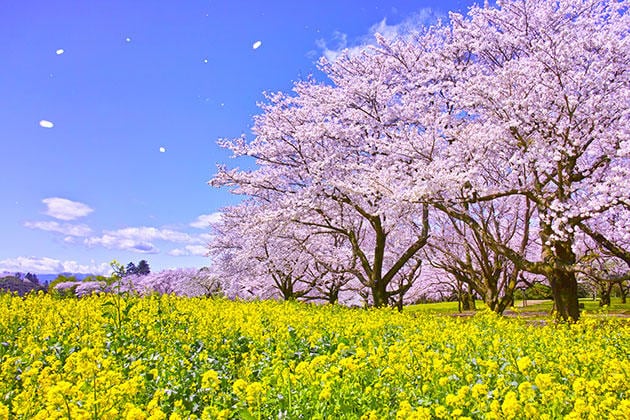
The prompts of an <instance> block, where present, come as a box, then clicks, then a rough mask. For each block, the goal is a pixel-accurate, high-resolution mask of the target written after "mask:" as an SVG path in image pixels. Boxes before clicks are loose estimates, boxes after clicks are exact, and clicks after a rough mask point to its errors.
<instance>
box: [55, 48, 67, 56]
mask: <svg viewBox="0 0 630 420" xmlns="http://www.w3.org/2000/svg"><path fill="white" fill-rule="evenodd" d="M55 52H56V53H57V55H61V54H63V53H64V52H65V51H64V50H63V48H59V49H58V50H57V51H55Z"/></svg>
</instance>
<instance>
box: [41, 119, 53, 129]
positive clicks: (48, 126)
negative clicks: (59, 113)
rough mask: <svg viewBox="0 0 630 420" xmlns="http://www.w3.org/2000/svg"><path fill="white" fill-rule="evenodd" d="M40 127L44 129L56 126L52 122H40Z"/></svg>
mask: <svg viewBox="0 0 630 420" xmlns="http://www.w3.org/2000/svg"><path fill="white" fill-rule="evenodd" d="M39 126H40V127H42V128H53V127H54V126H55V124H53V123H52V121H48V120H40V121H39Z"/></svg>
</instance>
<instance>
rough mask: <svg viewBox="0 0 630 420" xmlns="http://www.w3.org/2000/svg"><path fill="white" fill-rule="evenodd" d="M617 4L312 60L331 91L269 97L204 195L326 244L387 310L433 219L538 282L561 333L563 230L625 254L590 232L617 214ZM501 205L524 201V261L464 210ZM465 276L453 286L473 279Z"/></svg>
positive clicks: (501, 10) (622, 165) (628, 172)
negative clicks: (531, 243)
mask: <svg viewBox="0 0 630 420" xmlns="http://www.w3.org/2000/svg"><path fill="white" fill-rule="evenodd" d="M629 5H630V2H629V0H620V1H616V0H604V1H599V0H558V1H551V0H519V1H516V0H513V1H512V0H510V1H508V0H506V1H499V2H498V6H497V7H493V6H489V5H486V6H484V7H476V6H475V7H473V8H471V9H470V11H469V13H468V14H467V15H466V16H462V15H458V14H451V16H450V23H449V24H448V25H443V26H441V25H438V26H435V27H433V28H429V29H425V30H422V31H420V32H418V33H417V34H415V35H414V36H411V37H407V38H399V39H396V40H393V41H388V40H385V39H384V38H382V37H378V42H379V45H378V46H377V47H370V48H367V49H366V50H364V51H363V52H362V53H360V54H358V55H350V54H349V53H347V54H343V55H342V56H341V57H340V58H339V59H338V60H337V61H335V62H334V63H327V62H325V61H323V62H322V70H323V71H324V72H325V73H326V75H327V76H328V78H329V80H330V82H331V83H329V84H325V83H316V82H315V81H312V80H308V81H303V82H299V83H296V84H295V86H294V89H293V94H282V93H277V94H272V95H268V102H267V103H266V104H264V105H262V114H261V115H259V116H258V117H256V119H255V125H254V129H253V131H254V134H255V138H254V139H253V140H251V141H248V140H247V139H246V138H245V137H241V138H238V139H232V140H223V141H221V144H222V145H223V146H224V147H226V148H228V149H231V150H232V151H233V153H234V155H235V156H250V157H253V158H255V159H256V163H257V165H258V166H257V168H256V169H253V170H249V171H244V170H239V169H227V168H225V167H220V168H219V172H218V173H217V175H216V176H215V177H214V178H213V180H212V181H211V184H212V185H214V186H219V187H220V186H228V187H232V188H233V192H234V193H236V194H241V195H244V196H247V197H251V198H253V199H255V200H257V205H259V206H262V207H264V209H265V214H266V215H267V217H268V218H269V220H277V221H278V223H281V224H282V225H283V226H284V227H283V229H293V228H294V227H295V226H297V225H300V226H302V227H303V228H305V229H307V232H310V234H311V235H315V234H317V235H332V236H335V237H340V238H343V242H345V243H346V244H348V245H349V247H350V249H351V252H352V254H351V257H350V258H343V259H341V261H343V262H344V264H347V266H346V271H347V272H350V273H352V274H353V275H354V277H355V278H356V280H357V281H358V282H359V283H360V284H362V285H363V287H364V288H365V289H367V290H369V296H368V298H369V299H370V301H371V303H372V304H374V305H375V306H383V305H386V304H392V303H396V304H400V302H402V301H403V297H404V295H405V294H406V293H407V292H408V291H409V290H410V289H411V288H412V287H413V284H414V283H415V282H416V281H417V279H418V278H420V277H421V270H420V269H421V266H422V260H421V259H420V251H421V250H422V249H423V248H424V247H425V246H426V245H427V243H428V241H429V230H430V226H431V218H430V209H433V210H432V211H431V212H434V211H438V212H440V213H443V214H444V215H446V216H447V217H449V218H451V219H453V220H456V221H457V222H455V224H453V225H452V226H453V228H455V227H458V226H460V224H464V225H465V226H466V229H465V231H466V232H465V236H464V237H465V238H466V239H467V240H469V241H472V244H473V245H472V247H474V249H475V250H476V251H480V250H482V249H483V252H484V253H486V254H487V258H485V262H492V264H490V265H489V266H488V267H486V269H488V270H489V269H490V267H495V266H501V267H502V269H505V270H507V271H503V272H502V273H503V275H505V276H507V277H504V280H505V282H506V284H508V285H509V284H512V285H513V284H514V278H515V277H514V276H515V275H516V274H515V273H519V272H523V273H529V274H530V275H540V276H544V277H545V278H546V279H547V280H548V282H549V284H550V285H551V288H552V290H553V295H554V300H555V305H556V309H557V312H558V315H559V316H560V317H561V318H563V319H573V320H576V319H578V318H579V307H578V300H577V279H576V273H577V272H579V270H580V267H579V264H578V259H579V251H578V248H579V245H580V239H579V235H577V233H576V231H577V230H580V231H582V232H584V233H586V234H587V235H588V236H589V237H590V238H591V239H592V240H594V241H596V242H597V243H598V244H599V246H601V247H603V248H605V249H606V250H607V251H608V252H609V253H612V254H614V255H617V254H619V251H623V250H624V248H623V245H622V244H623V242H619V241H618V240H617V238H616V237H614V236H611V235H612V234H611V232H610V231H609V226H608V225H606V223H600V222H598V220H599V219H600V215H604V214H609V213H611V212H616V211H619V209H627V208H628V206H629V203H630V192H629V189H628V188H627V187H624V180H627V179H629V178H630V169H629V164H628V161H629V158H630V139H629V136H628V134H629V131H628V126H629V124H628V123H629V121H628V117H629V111H628V110H629V109H630V107H629V106H628V105H629V103H628V69H629V68H630V58H629V56H628V51H629V50H630V49H629V48H628V42H629V41H628V40H629V39H630V37H628V31H629V30H630V14H628V13H627V10H628V6H629ZM503 200H513V201H514V202H522V201H523V200H524V201H526V202H527V203H531V209H530V210H529V211H528V214H527V216H529V219H531V220H535V221H536V241H535V242H536V243H537V244H538V246H539V252H538V255H534V254H532V253H531V252H525V249H524V246H525V247H527V244H525V243H526V242H528V241H525V240H524V239H523V238H525V236H526V234H525V233H524V231H521V233H520V234H519V235H516V236H514V235H511V234H510V230H511V229H513V228H514V226H515V225H514V223H513V221H511V220H510V219H509V218H508V219H505V220H503V219H502V220H499V223H498V225H497V226H498V227H499V229H498V230H497V229H496V228H495V227H494V226H490V225H486V224H485V222H484V220H485V218H484V217H480V214H475V213H474V212H471V209H472V208H474V207H475V206H477V207H478V208H482V207H485V208H493V207H494V208H496V206H497V205H499V204H500V203H501V202H503ZM504 215H508V216H509V215H510V212H506V213H505V214H501V215H500V217H504ZM497 216H499V215H497ZM438 217H441V216H438ZM521 217H522V216H521ZM526 219H527V218H524V219H522V222H521V225H520V226H521V228H525V227H526V226H527V224H528V223H530V220H526ZM460 229H462V228H460ZM620 229H621V231H622V232H623V235H627V233H628V231H629V225H628V223H627V222H624V223H623V224H622V225H621V226H620ZM462 232H463V230H462ZM307 237H308V235H304V236H303V238H307ZM512 237H515V238H519V239H514V240H510V239H508V238H512ZM432 240H433V239H432ZM436 240H437V238H436ZM532 240H533V238H532ZM436 243H437V242H436ZM524 244H525V245H524ZM465 248H466V247H463V248H462V250H461V251H462V252H463V254H458V255H460V256H461V255H465V254H466V252H469V253H470V252H472V250H473V248H471V247H469V249H468V250H466V249H465ZM341 249H346V248H343V247H342V248H341ZM626 249H627V248H626ZM444 250H446V248H443V251H444ZM615 253H617V254H615ZM617 257H618V258H622V257H619V255H617ZM622 259H623V258H622ZM252 261H254V259H250V262H252ZM460 261H462V260H461V259H460ZM355 262H356V264H355ZM300 264H301V265H302V266H303V267H305V268H306V267H309V264H307V263H306V262H304V263H300ZM353 264H354V265H353ZM310 267H312V266H310ZM468 268H471V266H470V265H469V267H468ZM472 268H473V269H472V270H469V271H468V272H467V273H466V274H465V276H464V277H465V278H466V279H467V280H470V279H469V277H471V276H474V275H477V274H478V273H479V271H478V270H482V267H481V265H476V266H472ZM475 273H477V274H475ZM509 287H513V286H509ZM491 294H492V293H491ZM305 296H306V295H305ZM493 299H494V298H493Z"/></svg>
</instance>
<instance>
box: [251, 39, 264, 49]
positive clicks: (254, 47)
mask: <svg viewBox="0 0 630 420" xmlns="http://www.w3.org/2000/svg"><path fill="white" fill-rule="evenodd" d="M261 45H262V41H256V42H254V45H252V48H253V49H257V48H258V47H260V46H261Z"/></svg>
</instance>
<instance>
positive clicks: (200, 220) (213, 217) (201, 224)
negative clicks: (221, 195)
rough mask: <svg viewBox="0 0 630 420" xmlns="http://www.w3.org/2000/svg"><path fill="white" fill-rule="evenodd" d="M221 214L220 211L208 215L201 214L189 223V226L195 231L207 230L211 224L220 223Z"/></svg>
mask: <svg viewBox="0 0 630 420" xmlns="http://www.w3.org/2000/svg"><path fill="white" fill-rule="evenodd" d="M222 214H223V213H221V212H220V211H217V212H214V213H210V214H202V215H201V216H199V217H197V219H195V221H194V222H192V223H190V226H192V227H194V228H197V229H208V228H209V227H210V224H211V223H217V222H219V221H221V215H222Z"/></svg>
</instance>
